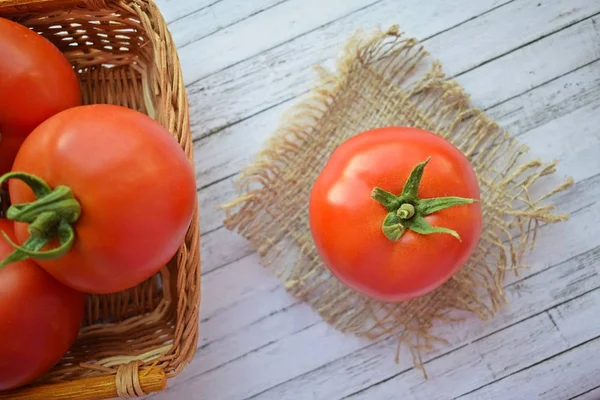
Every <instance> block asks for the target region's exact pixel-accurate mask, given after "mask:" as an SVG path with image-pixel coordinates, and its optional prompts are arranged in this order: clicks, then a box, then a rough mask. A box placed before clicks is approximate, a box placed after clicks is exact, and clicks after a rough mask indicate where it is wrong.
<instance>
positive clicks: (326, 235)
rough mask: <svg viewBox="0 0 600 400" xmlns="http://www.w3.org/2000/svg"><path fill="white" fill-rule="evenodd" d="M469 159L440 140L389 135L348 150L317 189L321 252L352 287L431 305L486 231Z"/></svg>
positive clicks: (373, 136)
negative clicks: (429, 299) (430, 298)
mask: <svg viewBox="0 0 600 400" xmlns="http://www.w3.org/2000/svg"><path fill="white" fill-rule="evenodd" d="M479 195H480V193H479V186H478V183H477V178H476V175H475V173H474V171H473V168H472V166H471V165H470V163H469V161H468V159H467V158H466V157H465V156H464V155H463V154H462V153H461V152H460V151H459V150H458V149H457V148H456V147H454V146H453V145H452V144H450V143H449V142H448V141H446V140H444V139H443V138H441V137H440V136H438V135H435V134H433V133H431V132H427V131H424V130H420V129H416V128H406V127H387V128H379V129H374V130H371V131H368V132H364V133H361V134H358V135H356V136H354V137H352V138H351V139H349V140H347V141H346V142H344V143H343V144H342V145H340V146H339V147H338V148H337V149H336V150H335V151H334V152H333V154H332V155H331V157H330V159H329V160H328V162H327V164H326V166H325V167H324V169H323V171H322V172H321V173H320V175H319V176H318V178H317V179H316V181H315V183H314V186H313V188H312V191H311V196H310V207H309V216H310V227H311V232H312V236H313V239H314V243H315V246H316V249H317V251H318V253H319V255H320V256H321V258H322V259H323V261H324V264H325V265H326V266H327V267H328V268H329V269H330V270H331V272H332V273H333V274H334V275H335V276H336V277H337V278H338V279H339V280H340V281H341V282H342V283H344V284H346V285H347V286H349V287H351V288H353V289H355V290H357V291H359V292H361V293H363V294H366V295H368V296H370V297H373V298H375V299H378V300H382V301H388V302H398V301H406V300H410V299H413V298H415V297H418V296H422V295H424V294H426V293H428V292H430V291H432V290H433V289H435V288H437V287H439V286H440V285H442V284H443V283H444V282H446V281H447V280H448V279H449V278H450V277H451V276H452V275H453V274H454V273H456V272H457V271H458V270H459V269H460V268H461V267H462V266H463V265H464V264H465V263H466V262H467V260H468V258H469V257H470V255H471V254H472V253H473V251H474V249H475V248H476V246H477V243H478V240H479V237H480V235H481V230H482V214H481V207H480V204H479V202H477V201H476V200H478V199H479Z"/></svg>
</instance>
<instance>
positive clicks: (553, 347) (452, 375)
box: [352, 313, 568, 400]
mask: <svg viewBox="0 0 600 400" xmlns="http://www.w3.org/2000/svg"><path fill="white" fill-rule="evenodd" d="M567 348H568V344H567V343H566V342H565V340H564V339H563V338H562V337H561V334H560V332H559V331H558V330H557V329H556V327H555V326H554V324H553V323H552V320H551V319H550V318H549V317H548V315H547V314H546V313H541V314H538V315H536V316H534V317H532V318H529V319H526V320H524V321H522V322H520V323H518V324H516V325H512V326H509V327H508V328H506V329H503V330H500V331H498V332H496V333H494V334H492V335H489V336H486V337H485V338H483V339H480V340H476V341H474V342H473V343H470V344H467V345H466V346H464V347H462V348H460V349H459V350H457V351H454V352H452V353H450V354H448V355H446V356H442V357H440V358H437V359H435V360H433V361H431V362H429V363H427V371H428V372H429V373H430V374H431V379H430V380H425V379H424V377H423V374H422V372H421V371H419V370H416V369H411V370H410V371H408V372H406V373H404V374H401V375H399V376H398V377H396V378H394V379H390V380H386V381H385V382H384V383H381V384H379V385H375V386H373V387H370V388H369V389H367V390H364V391H361V392H360V393H359V394H358V395H354V396H352V397H353V398H354V399H357V400H366V399H397V398H398V395H399V393H401V394H402V399H407V400H408V399H414V400H450V399H454V398H455V397H457V396H460V395H461V394H463V393H465V392H468V391H470V390H471V389H472V388H476V387H481V386H483V385H485V384H487V383H490V382H493V381H495V380H497V379H498V378H499V377H504V376H507V375H508V374H511V373H514V372H517V371H519V370H520V369H523V368H526V367H528V366H530V365H532V364H533V363H536V362H539V361H541V360H544V359H546V358H548V357H551V356H552V355H554V354H556V353H557V352H559V351H564V350H566V349H567ZM440 388H444V390H440ZM515 390H516V391H517V392H518V390H519V389H518V388H515Z"/></svg>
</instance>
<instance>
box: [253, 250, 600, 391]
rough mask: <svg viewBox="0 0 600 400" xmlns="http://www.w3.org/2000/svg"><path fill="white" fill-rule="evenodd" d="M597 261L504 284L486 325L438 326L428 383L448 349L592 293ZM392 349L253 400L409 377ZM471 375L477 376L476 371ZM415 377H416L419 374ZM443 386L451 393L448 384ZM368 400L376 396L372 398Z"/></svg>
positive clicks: (590, 257)
mask: <svg viewBox="0 0 600 400" xmlns="http://www.w3.org/2000/svg"><path fill="white" fill-rule="evenodd" d="M599 260H600V248H599V247H596V248H594V249H592V250H590V251H588V252H587V253H584V254H582V255H579V256H577V257H575V258H573V259H570V260H568V261H565V262H564V263H562V264H560V265H557V266H555V267H553V268H550V269H548V270H547V271H546V272H544V273H541V274H536V275H531V276H530V277H529V278H526V279H523V280H521V281H519V282H515V283H513V284H512V285H508V286H507V287H506V295H507V297H508V299H509V306H507V307H505V308H504V309H503V310H502V311H501V312H500V313H499V314H498V315H497V316H496V317H495V318H494V319H492V320H490V321H487V322H482V321H479V320H477V319H475V318H474V317H473V318H468V319H467V320H466V321H464V322H463V323H460V324H457V325H444V326H441V327H439V332H440V334H442V335H443V336H444V337H447V338H448V339H449V341H450V343H451V344H450V345H448V346H446V347H444V346H442V347H440V348H439V349H438V350H436V351H433V352H431V353H428V354H426V355H425V358H424V360H425V361H426V367H427V369H428V370H429V371H430V372H431V374H430V380H431V381H432V382H433V381H435V380H436V379H443V378H440V377H439V372H440V371H436V370H435V368H436V367H435V366H434V365H432V364H433V363H435V362H436V361H437V360H439V359H441V358H442V357H450V356H451V355H452V354H453V351H454V352H457V351H462V349H463V347H461V346H464V345H468V344H469V343H472V342H474V341H477V340H479V339H480V338H485V337H488V336H489V335H490V334H493V333H494V332H497V331H499V330H501V329H502V328H504V327H507V326H511V325H513V324H517V323H518V322H519V321H522V320H524V319H527V318H530V317H532V316H534V315H539V314H540V313H543V312H545V310H547V309H548V308H551V307H553V306H556V305H557V304H561V303H564V302H565V301H568V300H570V299H573V298H576V297H577V296H581V295H582V294H584V293H587V292H589V291H591V290H595V289H596V288H597V287H598V286H599V285H600V279H599V278H598V276H597V275H593V274H591V273H590V272H589V270H590V269H592V270H593V271H598V269H599V268H600V266H599V265H598V264H599V263H598V261H599ZM565 286H569V289H568V290H565ZM467 327H468V329H466V328H467ZM394 345H395V339H394V338H389V339H385V340H382V341H380V342H377V343H374V344H373V345H371V346H369V347H366V348H364V349H361V350H360V351H358V352H355V353H352V354H349V355H348V356H346V357H344V358H341V359H337V360H333V361H332V362H330V363H328V364H326V365H324V366H323V367H321V368H319V369H316V370H313V371H311V372H309V373H307V374H305V375H303V376H300V377H298V378H296V379H294V380H290V381H288V382H286V383H284V384H282V385H280V386H277V387H275V388H273V389H271V390H270V391H267V392H264V393H263V394H261V395H260V396H257V397H256V399H276V398H287V397H289V396H290V394H292V393H294V394H296V395H297V396H298V398H303V396H306V397H308V396H309V394H310V395H313V396H315V397H317V398H342V397H344V396H349V395H351V394H352V393H356V392H358V391H360V390H364V389H365V388H367V387H370V386H372V385H375V384H377V383H378V382H381V381H383V380H389V379H390V378H392V377H398V379H400V377H401V376H402V374H411V376H412V374H414V373H416V372H417V371H414V370H413V369H412V368H410V367H411V365H410V363H411V360H410V359H409V358H410V357H404V358H401V359H400V365H395V364H394V363H393V361H392V360H391V359H390V356H391V355H392V354H393V350H394ZM456 349H458V350H456ZM467 351H468V350H467ZM430 360H431V361H430ZM430 368H434V369H433V370H431V369H430ZM448 368H449V369H452V366H451V365H450V366H448ZM472 372H473V373H476V371H472ZM495 373H497V372H495ZM415 379H418V373H417V376H415ZM421 379H422V377H421ZM390 382H391V381H390ZM457 384H459V383H458V382H456V383H454V385H457ZM382 385H383V384H382ZM429 386H431V388H438V389H439V388H440V387H441V386H439V385H437V384H436V383H431V385H429ZM399 387H400V385H399V384H398V385H393V388H394V389H399ZM444 388H445V389H447V390H452V389H451V388H450V387H447V386H444ZM423 390H430V389H423ZM426 393H428V392H426ZM286 396H287V397H286ZM370 398H380V397H376V396H375V395H373V396H372V397H370ZM499 398H501V397H499Z"/></svg>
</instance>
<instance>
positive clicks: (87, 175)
mask: <svg viewBox="0 0 600 400" xmlns="http://www.w3.org/2000/svg"><path fill="white" fill-rule="evenodd" d="M90 84H91V83H90ZM94 84H96V85H97V84H102V83H98V82H95V83H94ZM106 84H110V83H106ZM81 97H82V96H81V88H80V85H79V81H78V79H77V76H76V73H75V71H74V69H73V67H72V66H71V65H70V63H69V62H68V60H67V59H66V58H65V57H64V55H63V54H62V53H61V52H60V51H59V49H58V48H57V47H55V46H54V45H53V44H52V43H51V42H50V41H48V40H47V39H45V38H43V37H42V36H40V35H38V34H37V33H35V32H33V31H32V30H30V29H28V28H26V27H24V26H22V25H20V24H17V23H15V22H12V21H9V20H7V19H2V18H0V176H1V177H0V182H1V185H2V186H1V187H2V191H3V196H2V198H3V199H5V200H4V203H3V204H1V206H2V209H3V211H2V218H0V231H1V232H2V236H0V339H1V340H0V391H3V390H8V389H13V388H16V387H20V386H22V385H25V384H28V383H31V382H32V381H34V380H35V379H37V378H38V377H40V376H41V375H43V374H44V373H45V372H47V371H48V370H49V369H50V368H52V367H53V366H54V365H56V363H58V361H60V359H61V358H62V357H63V356H64V354H65V353H66V352H67V351H68V350H69V348H70V347H71V346H72V344H73V342H74V341H75V339H76V337H77V335H78V332H79V330H80V328H81V325H82V320H83V313H84V296H85V295H84V293H93V294H108V293H115V292H119V291H122V290H125V289H128V288H131V287H134V286H136V285H138V284H139V283H141V282H143V281H144V280H146V279H148V278H149V277H151V276H153V275H154V274H156V273H157V272H158V271H159V270H160V268H162V267H163V266H164V265H165V264H166V263H167V262H168V261H169V260H170V259H171V258H172V257H173V256H174V255H175V253H176V252H177V249H178V248H179V247H180V246H181V244H182V242H183V241H184V239H185V235H186V232H187V230H188V228H189V225H190V222H191V219H192V216H193V211H194V208H195V205H196V201H197V200H196V180H195V174H194V171H193V167H192V165H191V163H190V161H189V160H188V158H187V157H186V155H185V153H184V151H183V150H182V148H181V146H180V145H179V144H178V143H177V142H176V141H175V140H174V138H173V136H172V135H171V134H170V133H169V132H168V131H167V130H166V129H165V128H163V127H162V126H161V125H160V124H158V123H157V122H155V121H154V120H153V119H151V118H150V117H148V116H146V115H145V114H142V113H140V112H138V111H134V110H132V109H129V108H125V107H120V106H113V105H107V104H97V105H85V106H84V105H81ZM7 198H9V199H10V200H9V201H7V200H6V199H7Z"/></svg>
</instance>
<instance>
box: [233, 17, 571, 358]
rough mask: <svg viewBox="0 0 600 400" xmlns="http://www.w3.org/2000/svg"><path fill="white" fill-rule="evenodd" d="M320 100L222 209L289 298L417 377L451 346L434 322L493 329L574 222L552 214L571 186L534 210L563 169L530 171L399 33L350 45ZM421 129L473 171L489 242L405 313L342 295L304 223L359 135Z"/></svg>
mask: <svg viewBox="0 0 600 400" xmlns="http://www.w3.org/2000/svg"><path fill="white" fill-rule="evenodd" d="M318 70H319V72H320V80H319V82H318V85H317V86H316V88H315V89H314V90H313V91H312V92H311V93H310V94H309V95H308V96H307V98H306V99H305V100H304V101H303V102H302V103H300V104H298V105H297V106H295V107H293V108H292V109H291V110H290V111H289V112H288V113H287V114H286V115H285V116H284V118H283V120H282V122H281V125H280V127H279V128H278V130H277V131H276V133H275V135H274V136H273V138H272V139H271V140H270V141H269V142H268V143H267V145H266V146H265V147H264V149H263V150H262V151H261V152H260V153H259V155H258V158H257V160H256V161H255V162H254V163H253V164H252V165H250V166H248V167H247V168H246V169H245V170H243V171H242V174H241V177H240V179H239V180H238V182H237V188H238V191H239V198H237V199H235V200H234V201H232V202H231V203H229V204H226V205H225V206H224V209H225V210H226V212H227V216H226V219H225V221H224V222H225V225H226V227H227V228H229V229H231V230H235V231H237V232H238V233H239V234H241V235H242V236H243V237H245V238H246V239H248V240H249V241H250V244H251V246H252V248H253V249H255V250H256V251H257V252H258V253H259V255H260V256H261V262H262V263H263V264H264V265H265V266H268V267H270V268H271V269H273V270H274V271H275V272H276V273H277V274H279V275H280V276H281V277H282V278H283V280H284V285H285V287H286V289H287V290H288V291H289V292H290V293H292V294H293V295H294V296H297V297H299V298H302V299H304V300H305V301H307V302H308V303H309V304H310V305H311V306H312V307H313V308H314V309H315V310H317V311H318V313H319V314H320V315H321V316H322V317H323V318H324V319H325V320H326V321H328V322H329V323H331V324H333V325H334V326H336V327H337V328H339V329H341V330H343V331H350V332H353V333H355V334H357V335H360V336H367V337H369V338H372V339H377V338H380V337H382V336H383V335H396V336H397V337H398V351H397V356H396V358H397V357H398V353H399V351H400V348H401V346H402V345H406V346H407V347H408V349H409V350H410V353H411V354H412V357H413V360H414V363H415V366H417V367H419V368H422V362H421V352H422V351H423V350H430V349H432V348H433V346H434V344H435V343H436V342H445V340H444V338H442V337H438V336H435V335H434V334H433V333H432V328H433V325H434V322H436V321H442V322H444V321H455V318H454V317H453V314H452V313H451V312H452V311H467V312H471V313H475V314H476V315H477V316H479V317H480V318H482V319H487V318H490V317H492V316H493V315H494V314H495V312H496V311H497V310H498V309H499V308H500V307H501V306H502V305H503V304H505V296H504V292H503V285H502V283H503V281H504V278H505V274H506V272H507V271H509V270H513V271H514V272H515V273H518V271H519V269H521V268H523V267H524V265H522V263H521V259H522V256H523V254H524V252H525V251H526V250H527V249H530V248H532V247H533V246H534V244H535V237H536V233H537V230H538V228H539V226H540V224H541V223H553V222H558V221H562V220H564V219H566V218H567V215H564V214H555V213H554V211H553V209H554V207H553V206H552V205H549V204H545V201H546V200H547V199H548V198H550V197H551V196H552V195H554V194H556V193H557V192H560V191H562V190H565V189H566V188H568V187H569V186H571V185H572V183H573V182H572V179H567V180H566V181H565V182H564V183H563V184H562V185H560V186H559V187H556V188H554V189H552V190H550V191H546V192H545V193H543V194H542V195H540V196H538V197H537V198H536V199H535V200H534V199H533V198H532V196H533V192H534V190H532V188H533V186H534V184H536V183H537V182H538V181H540V180H542V179H541V178H542V177H544V176H547V175H550V174H552V173H553V172H554V171H555V166H556V163H549V164H543V163H542V162H541V161H537V160H536V161H524V160H523V158H524V157H523V156H524V155H525V153H526V151H527V149H526V148H525V147H524V146H521V145H519V143H518V142H517V140H516V139H514V138H513V137H512V136H511V135H510V134H509V133H508V132H506V131H504V130H502V129H501V128H499V126H498V125H497V124H496V123H495V122H494V121H492V120H491V119H490V118H489V117H487V116H486V115H485V114H484V113H483V112H482V111H481V110H478V109H475V108H472V107H471V106H470V105H469V99H468V96H467V95H466V94H465V93H464V92H463V90H462V88H461V87H460V86H459V85H458V84H457V83H456V82H455V81H452V80H446V79H445V77H444V74H443V72H442V68H441V65H440V64H439V63H438V62H437V61H433V62H431V61H430V60H429V57H428V54H427V52H426V51H425V50H424V49H423V48H422V46H420V45H419V44H418V43H417V41H416V40H414V39H411V38H406V37H404V35H403V34H402V33H400V32H399V31H398V27H392V28H391V29H390V30H388V31H386V32H381V31H378V32H376V33H374V34H372V35H366V34H364V33H361V32H359V33H357V34H356V35H355V36H353V37H352V38H351V39H350V40H349V42H348V43H347V45H346V47H345V49H344V52H343V55H342V56H341V58H340V59H339V62H338V72H337V74H330V73H327V72H326V71H325V70H323V69H322V68H319V69H318ZM390 125H403V126H416V127H419V128H422V129H426V130H429V131H432V132H435V133H437V134H438V135H440V136H442V137H444V138H446V139H448V140H449V141H451V142H452V143H453V144H454V145H456V146H457V147H458V148H459V149H460V150H461V151H462V152H463V153H464V154H465V155H466V156H467V157H468V158H469V160H470V161H471V163H472V165H473V167H474V169H475V171H476V174H477V177H478V180H479V184H480V187H481V197H482V211H483V216H484V230H483V234H482V237H481V240H480V243H479V246H478V248H477V250H476V251H475V253H474V254H473V256H472V257H471V259H470V261H469V262H468V263H467V264H466V265H465V266H464V267H463V268H462V269H461V270H460V272H458V273H457V274H456V275H455V276H454V277H453V278H452V279H450V280H449V281H448V282H447V283H446V284H445V285H443V286H442V287H440V288H439V289H437V290H435V291H433V292H432V293H430V294H428V295H426V296H423V297H421V298H418V299H415V300H412V301H410V302H406V303H400V304H391V303H383V302H379V301H376V300H373V299H370V298H367V297H365V296H363V295H360V294H358V293H356V292H354V291H353V290H351V289H348V288H347V287H345V286H343V285H342V284H341V283H339V281H338V280H337V279H336V278H334V277H333V276H332V275H331V273H330V272H329V271H328V270H327V269H326V268H325V267H324V266H323V264H322V262H321V261H320V259H319V256H318V255H317V252H316V250H315V248H314V245H313V242H312V239H311V235H310V230H309V223H308V199H309V194H310V189H311V186H312V182H314V180H315V178H316V177H317V175H318V173H319V172H320V171H321V169H322V168H323V166H324V165H325V163H326V161H327V159H328V157H329V155H330V154H331V152H332V151H333V150H334V149H335V147H337V146H338V145H339V144H341V143H342V142H343V141H345V140H346V139H348V138H349V137H351V136H353V135H355V134H357V133H360V132H362V131H365V130H368V129H371V128H375V127H379V126H390Z"/></svg>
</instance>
